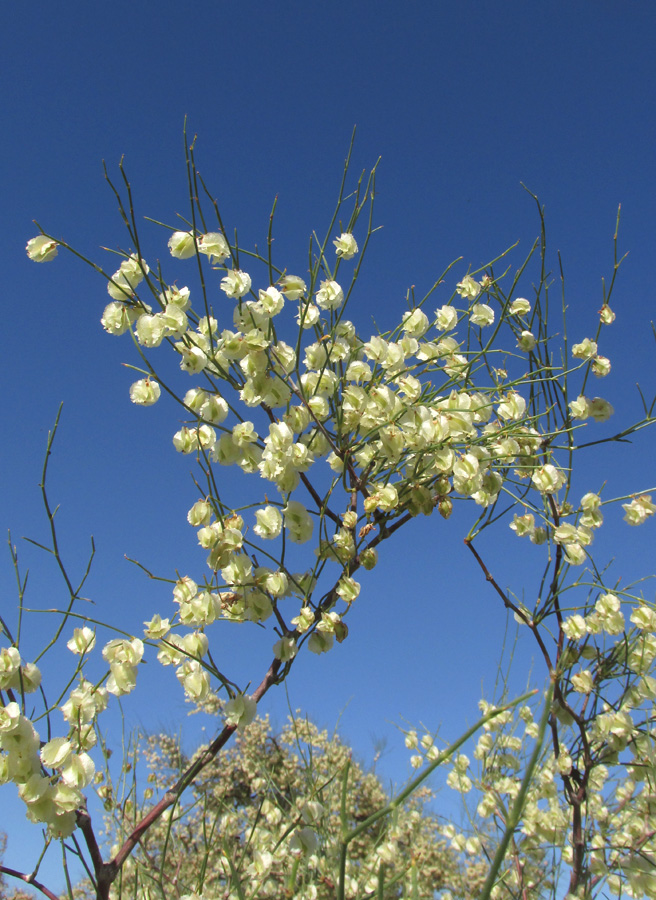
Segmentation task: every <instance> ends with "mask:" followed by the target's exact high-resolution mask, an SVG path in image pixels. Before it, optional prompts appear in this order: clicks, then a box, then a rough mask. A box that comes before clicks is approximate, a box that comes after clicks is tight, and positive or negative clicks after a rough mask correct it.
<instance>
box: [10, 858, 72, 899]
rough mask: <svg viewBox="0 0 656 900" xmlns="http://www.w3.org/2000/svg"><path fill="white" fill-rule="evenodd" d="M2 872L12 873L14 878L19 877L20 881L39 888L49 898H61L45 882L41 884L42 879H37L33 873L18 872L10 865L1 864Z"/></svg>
mask: <svg viewBox="0 0 656 900" xmlns="http://www.w3.org/2000/svg"><path fill="white" fill-rule="evenodd" d="M0 872H1V873H2V874H3V875H11V877H12V878H18V879H19V880H20V881H24V882H25V884H29V885H30V886H31V887H34V888H36V889H37V891H41V893H42V894H44V895H45V896H46V897H48V900H59V897H58V896H57V894H54V893H53V892H52V891H51V890H50V888H47V887H46V886H45V884H41V882H40V881H37V880H36V878H34V876H33V875H26V874H25V873H24V872H18V871H17V870H16V869H10V868H9V866H0Z"/></svg>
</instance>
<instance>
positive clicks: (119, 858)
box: [19, 659, 281, 900]
mask: <svg viewBox="0 0 656 900" xmlns="http://www.w3.org/2000/svg"><path fill="white" fill-rule="evenodd" d="M280 667H281V662H280V660H278V659H274V660H273V662H272V663H271V665H270V666H269V668H268V670H267V673H266V675H265V676H264V678H263V679H262V681H261V682H260V684H259V685H258V687H257V688H256V689H255V691H254V692H253V694H252V697H253V699H254V700H255V702H256V703H259V701H260V700H261V699H262V697H263V696H264V695H265V694H266V692H267V691H268V690H269V688H270V687H271V686H272V685H273V684H275V682H276V679H277V677H278V672H279V671H280ZM236 730H237V729H236V726H235V725H225V726H224V727H223V729H222V730H221V731H220V732H219V734H218V735H217V736H216V737H215V738H214V740H213V741H212V743H211V744H210V745H209V746H208V747H207V748H206V749H205V750H204V751H203V753H201V754H200V756H199V757H198V758H197V759H195V760H194V762H193V763H192V764H191V766H189V768H188V769H187V771H186V772H185V773H184V774H183V775H182V776H181V777H180V778H179V779H178V781H177V782H176V784H174V785H173V787H172V788H171V790H169V791H167V792H166V794H165V795H164V796H163V797H162V799H161V800H160V801H159V802H158V803H156V804H155V806H153V807H152V809H151V810H150V811H149V812H148V813H147V815H145V816H144V817H143V819H141V821H140V822H139V823H138V824H137V826H136V827H135V828H134V830H133V831H132V832H131V834H130V835H129V836H128V838H127V839H126V840H125V842H124V843H123V845H122V847H121V848H120V850H119V851H118V853H117V854H116V856H115V857H114V858H113V859H112V860H110V861H109V862H103V860H102V855H101V853H100V848H99V847H98V843H97V841H96V837H95V834H94V831H93V826H92V823H91V817H90V816H89V814H88V813H86V812H79V813H78V825H79V827H80V829H81V831H82V834H83V835H84V839H85V841H86V844H87V848H88V850H89V855H90V856H91V861H92V863H93V868H94V872H95V875H96V879H97V889H96V894H97V897H98V900H108V897H109V889H110V887H111V885H112V884H113V883H114V881H115V880H116V877H117V875H118V873H119V872H120V870H121V868H122V866H123V864H124V863H125V861H126V859H127V858H128V857H129V856H130V855H131V854H132V852H133V851H134V849H135V847H136V846H137V844H138V843H139V841H140V840H141V837H142V836H143V835H144V834H145V832H146V831H148V829H149V828H150V827H151V825H152V824H153V823H154V822H156V821H157V820H158V819H159V818H160V817H161V815H162V814H163V813H164V812H165V810H167V809H168V808H169V807H170V806H173V804H174V803H176V802H177V800H178V798H179V797H180V795H181V794H182V792H183V791H184V790H185V788H187V787H188V786H189V785H190V784H191V783H192V781H193V780H194V778H196V776H197V775H198V774H199V773H200V772H202V770H203V769H204V768H205V766H207V765H208V764H209V763H210V762H211V761H212V760H213V759H214V757H215V756H216V755H217V753H218V752H219V751H220V750H221V749H222V748H223V747H224V746H225V744H227V742H228V741H229V740H230V738H231V737H232V735H233V734H234V732H235V731H236ZM19 877H20V876H19ZM47 896H48V897H52V898H53V900H58V898H57V897H55V895H54V894H48V895H47Z"/></svg>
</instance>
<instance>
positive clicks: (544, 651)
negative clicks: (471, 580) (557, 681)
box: [465, 538, 554, 677]
mask: <svg viewBox="0 0 656 900" xmlns="http://www.w3.org/2000/svg"><path fill="white" fill-rule="evenodd" d="M465 544H466V545H467V546H468V547H469V549H470V550H471V552H472V553H473V554H474V558H475V559H476V562H477V563H478V564H479V566H480V567H481V570H482V572H483V574H484V575H485V580H486V581H489V583H490V584H491V585H492V587H493V588H494V590H495V591H496V592H497V594H498V595H499V596H500V597H501V599H502V600H503V605H504V606H505V607H506V609H510V610H512V612H514V613H515V615H517V616H519V617H520V619H521V620H522V622H524V623H525V624H526V625H528V627H529V628H530V629H531V631H532V632H533V636H534V637H535V640H536V641H537V642H538V646H539V647H540V650H541V652H542V656H543V657H544V661H545V662H546V664H547V668H548V669H549V675H550V676H551V677H553V675H554V668H553V665H552V663H551V658H550V656H549V651H548V650H547V648H546V646H545V643H544V641H543V640H542V635H541V634H540V632H539V631H538V628H537V625H536V624H535V623H534V622H533V621H532V620H531V619H529V618H528V616H527V615H526V613H524V612H523V611H522V610H521V609H520V608H519V607H518V606H516V605H515V604H514V603H513V602H512V600H509V599H508V597H507V596H506V595H505V594H504V592H503V591H502V590H501V588H500V587H499V585H498V584H497V582H496V581H495V579H494V576H493V575H492V574H491V573H490V571H489V569H488V568H487V566H486V565H485V563H484V562H483V560H482V559H481V557H480V554H479V553H478V551H477V550H476V548H475V547H474V545H473V543H472V542H471V540H468V539H467V538H465Z"/></svg>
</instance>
